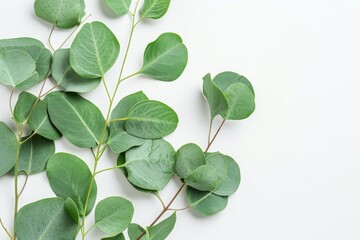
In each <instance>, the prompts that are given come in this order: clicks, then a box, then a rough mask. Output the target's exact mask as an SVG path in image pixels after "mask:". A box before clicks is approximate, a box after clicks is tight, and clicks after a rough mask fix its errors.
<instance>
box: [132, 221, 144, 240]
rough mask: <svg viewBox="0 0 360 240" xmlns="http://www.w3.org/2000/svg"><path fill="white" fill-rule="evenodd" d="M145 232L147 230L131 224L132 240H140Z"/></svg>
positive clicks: (142, 239)
mask: <svg viewBox="0 0 360 240" xmlns="http://www.w3.org/2000/svg"><path fill="white" fill-rule="evenodd" d="M143 232H145V229H144V228H142V227H141V226H140V225H139V224H136V223H131V224H130V225H129V227H128V235H129V238H130V240H138V237H139V236H140V235H141V234H142V233H143ZM139 240H148V238H147V237H146V236H143V237H142V238H140V239H139Z"/></svg>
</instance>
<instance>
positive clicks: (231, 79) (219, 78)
mask: <svg viewBox="0 0 360 240" xmlns="http://www.w3.org/2000/svg"><path fill="white" fill-rule="evenodd" d="M214 83H215V84H216V85H217V86H218V87H219V88H220V89H221V91H223V92H225V90H226V89H227V88H228V87H230V86H231V85H232V84H234V83H243V84H245V85H246V86H247V87H248V88H249V89H250V91H251V92H252V93H253V95H254V96H255V91H254V88H253V86H252V84H251V82H250V81H249V80H248V79H247V78H246V77H244V76H242V75H240V74H238V73H235V72H230V71H228V72H222V73H219V74H218V75H216V76H215V77H214Z"/></svg>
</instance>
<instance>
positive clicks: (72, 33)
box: [59, 13, 92, 49]
mask: <svg viewBox="0 0 360 240" xmlns="http://www.w3.org/2000/svg"><path fill="white" fill-rule="evenodd" d="M91 15H92V14H91V13H90V14H89V15H88V16H87V17H86V18H85V19H84V20H83V21H81V22H80V24H79V25H77V26H76V27H75V29H74V30H73V31H71V33H70V35H69V36H68V37H67V38H66V39H65V40H64V42H63V43H62V44H61V45H60V47H59V49H61V48H62V47H63V46H64V45H65V43H66V42H67V41H69V39H70V38H71V36H72V35H74V33H75V32H76V31H77V30H78V29H79V27H80V26H81V25H82V24H83V23H84V22H86V21H87V20H88V18H90V17H91Z"/></svg>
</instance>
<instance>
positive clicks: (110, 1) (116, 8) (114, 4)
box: [105, 0, 131, 16]
mask: <svg viewBox="0 0 360 240" xmlns="http://www.w3.org/2000/svg"><path fill="white" fill-rule="evenodd" d="M105 2H106V4H107V5H108V6H109V8H110V9H111V10H112V11H113V12H114V13H115V14H116V15H118V16H123V15H125V14H127V13H128V12H129V7H130V4H131V0H105Z"/></svg>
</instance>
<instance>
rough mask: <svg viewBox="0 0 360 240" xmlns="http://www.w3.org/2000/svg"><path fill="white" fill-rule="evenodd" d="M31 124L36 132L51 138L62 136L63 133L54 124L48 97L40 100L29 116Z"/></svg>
mask: <svg viewBox="0 0 360 240" xmlns="http://www.w3.org/2000/svg"><path fill="white" fill-rule="evenodd" d="M28 123H29V126H30V128H31V130H33V131H34V133H36V134H39V135H41V136H43V137H44V138H47V139H50V140H56V139H59V138H60V137H61V133H60V132H59V131H58V130H57V129H56V127H55V126H54V125H53V124H52V122H51V121H50V118H49V114H48V98H47V97H45V99H44V100H41V101H39V102H38V103H37V104H36V106H35V108H34V110H33V111H32V114H31V115H30V117H29V121H28Z"/></svg>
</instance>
